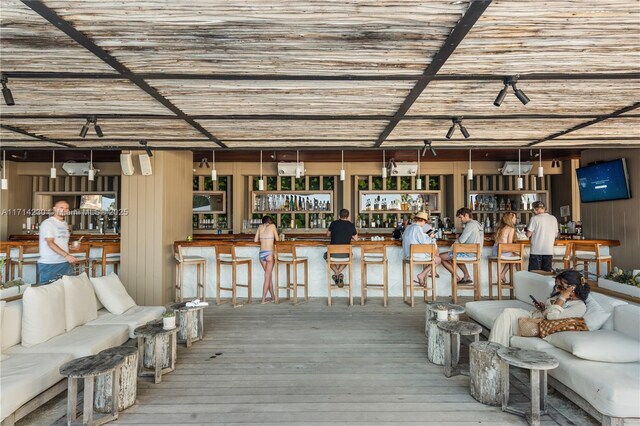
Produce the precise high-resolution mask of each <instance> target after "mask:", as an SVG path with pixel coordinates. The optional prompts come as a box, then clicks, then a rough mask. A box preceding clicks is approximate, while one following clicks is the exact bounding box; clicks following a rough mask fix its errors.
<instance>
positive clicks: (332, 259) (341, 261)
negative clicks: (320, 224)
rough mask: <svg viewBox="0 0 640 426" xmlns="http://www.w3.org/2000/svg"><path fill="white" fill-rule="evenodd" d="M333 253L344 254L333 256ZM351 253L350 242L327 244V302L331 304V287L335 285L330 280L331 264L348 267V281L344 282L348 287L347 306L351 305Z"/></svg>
mask: <svg viewBox="0 0 640 426" xmlns="http://www.w3.org/2000/svg"><path fill="white" fill-rule="evenodd" d="M335 255H345V256H346V257H342V256H335ZM352 259H353V254H352V253H351V244H329V245H328V246H327V282H328V284H329V287H328V290H329V291H328V294H327V304H328V305H329V306H331V288H332V287H337V285H336V284H333V282H332V280H331V272H332V271H331V265H333V264H335V265H347V268H349V282H348V283H345V286H347V287H349V306H352V305H353V288H352V286H351V283H352V282H353V263H352Z"/></svg>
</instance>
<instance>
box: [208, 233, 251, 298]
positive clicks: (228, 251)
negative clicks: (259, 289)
mask: <svg viewBox="0 0 640 426" xmlns="http://www.w3.org/2000/svg"><path fill="white" fill-rule="evenodd" d="M242 265H247V277H248V280H247V284H238V283H237V282H236V275H237V269H238V266H242ZM222 266H231V287H222V283H221V282H220V270H221V269H222ZM251 266H252V262H251V258H250V257H237V256H236V248H235V246H231V245H218V246H216V305H219V304H220V291H221V290H225V291H230V292H231V304H232V305H233V306H234V307H235V306H236V289H237V287H246V288H247V299H248V300H247V303H251Z"/></svg>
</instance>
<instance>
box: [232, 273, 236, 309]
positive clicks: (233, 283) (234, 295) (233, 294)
mask: <svg viewBox="0 0 640 426" xmlns="http://www.w3.org/2000/svg"><path fill="white" fill-rule="evenodd" d="M231 304H232V305H233V306H236V264H235V263H233V264H231Z"/></svg>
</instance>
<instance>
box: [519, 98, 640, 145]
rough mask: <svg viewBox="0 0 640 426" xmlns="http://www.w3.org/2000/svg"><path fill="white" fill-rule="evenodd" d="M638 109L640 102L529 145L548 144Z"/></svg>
mask: <svg viewBox="0 0 640 426" xmlns="http://www.w3.org/2000/svg"><path fill="white" fill-rule="evenodd" d="M638 108H640V102H636V103H634V104H633V105H629V106H627V107H624V108H621V109H618V110H616V111H614V112H612V113H611V114H606V115H602V116H599V117H598V118H596V119H594V120H590V121H587V122H584V123H580V124H578V125H576V126H573V127H571V128H569V129H567V130H563V131H561V132H557V133H553V134H551V135H549V136H547V137H544V138H542V139H538V140H536V141H534V142H531V143H530V144H529V146H534V145H538V144H541V143H542V142H546V141H550V140H553V139H556V138H559V137H561V136H564V135H566V134H569V133H572V132H575V131H576V130H580V129H584V128H585V127H589V126H592V125H594V124H597V123H600V122H602V121H604V120H608V119H611V118H615V117H618V116H619V115H621V114H624V113H626V112H629V111H633V110H635V109H638ZM625 117H626V116H625ZM621 118H624V117H621ZM636 130H637V129H636Z"/></svg>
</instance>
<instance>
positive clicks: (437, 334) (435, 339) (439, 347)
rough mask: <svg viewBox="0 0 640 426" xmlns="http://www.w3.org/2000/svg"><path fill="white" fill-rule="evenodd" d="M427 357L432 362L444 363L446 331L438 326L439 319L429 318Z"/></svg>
mask: <svg viewBox="0 0 640 426" xmlns="http://www.w3.org/2000/svg"><path fill="white" fill-rule="evenodd" d="M425 330H426V331H425V333H426V334H427V359H428V360H429V362H431V363H432V364H436V365H444V333H443V332H442V331H441V330H440V329H439V328H438V321H437V320H435V319H429V320H427V325H426V327H425Z"/></svg>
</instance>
